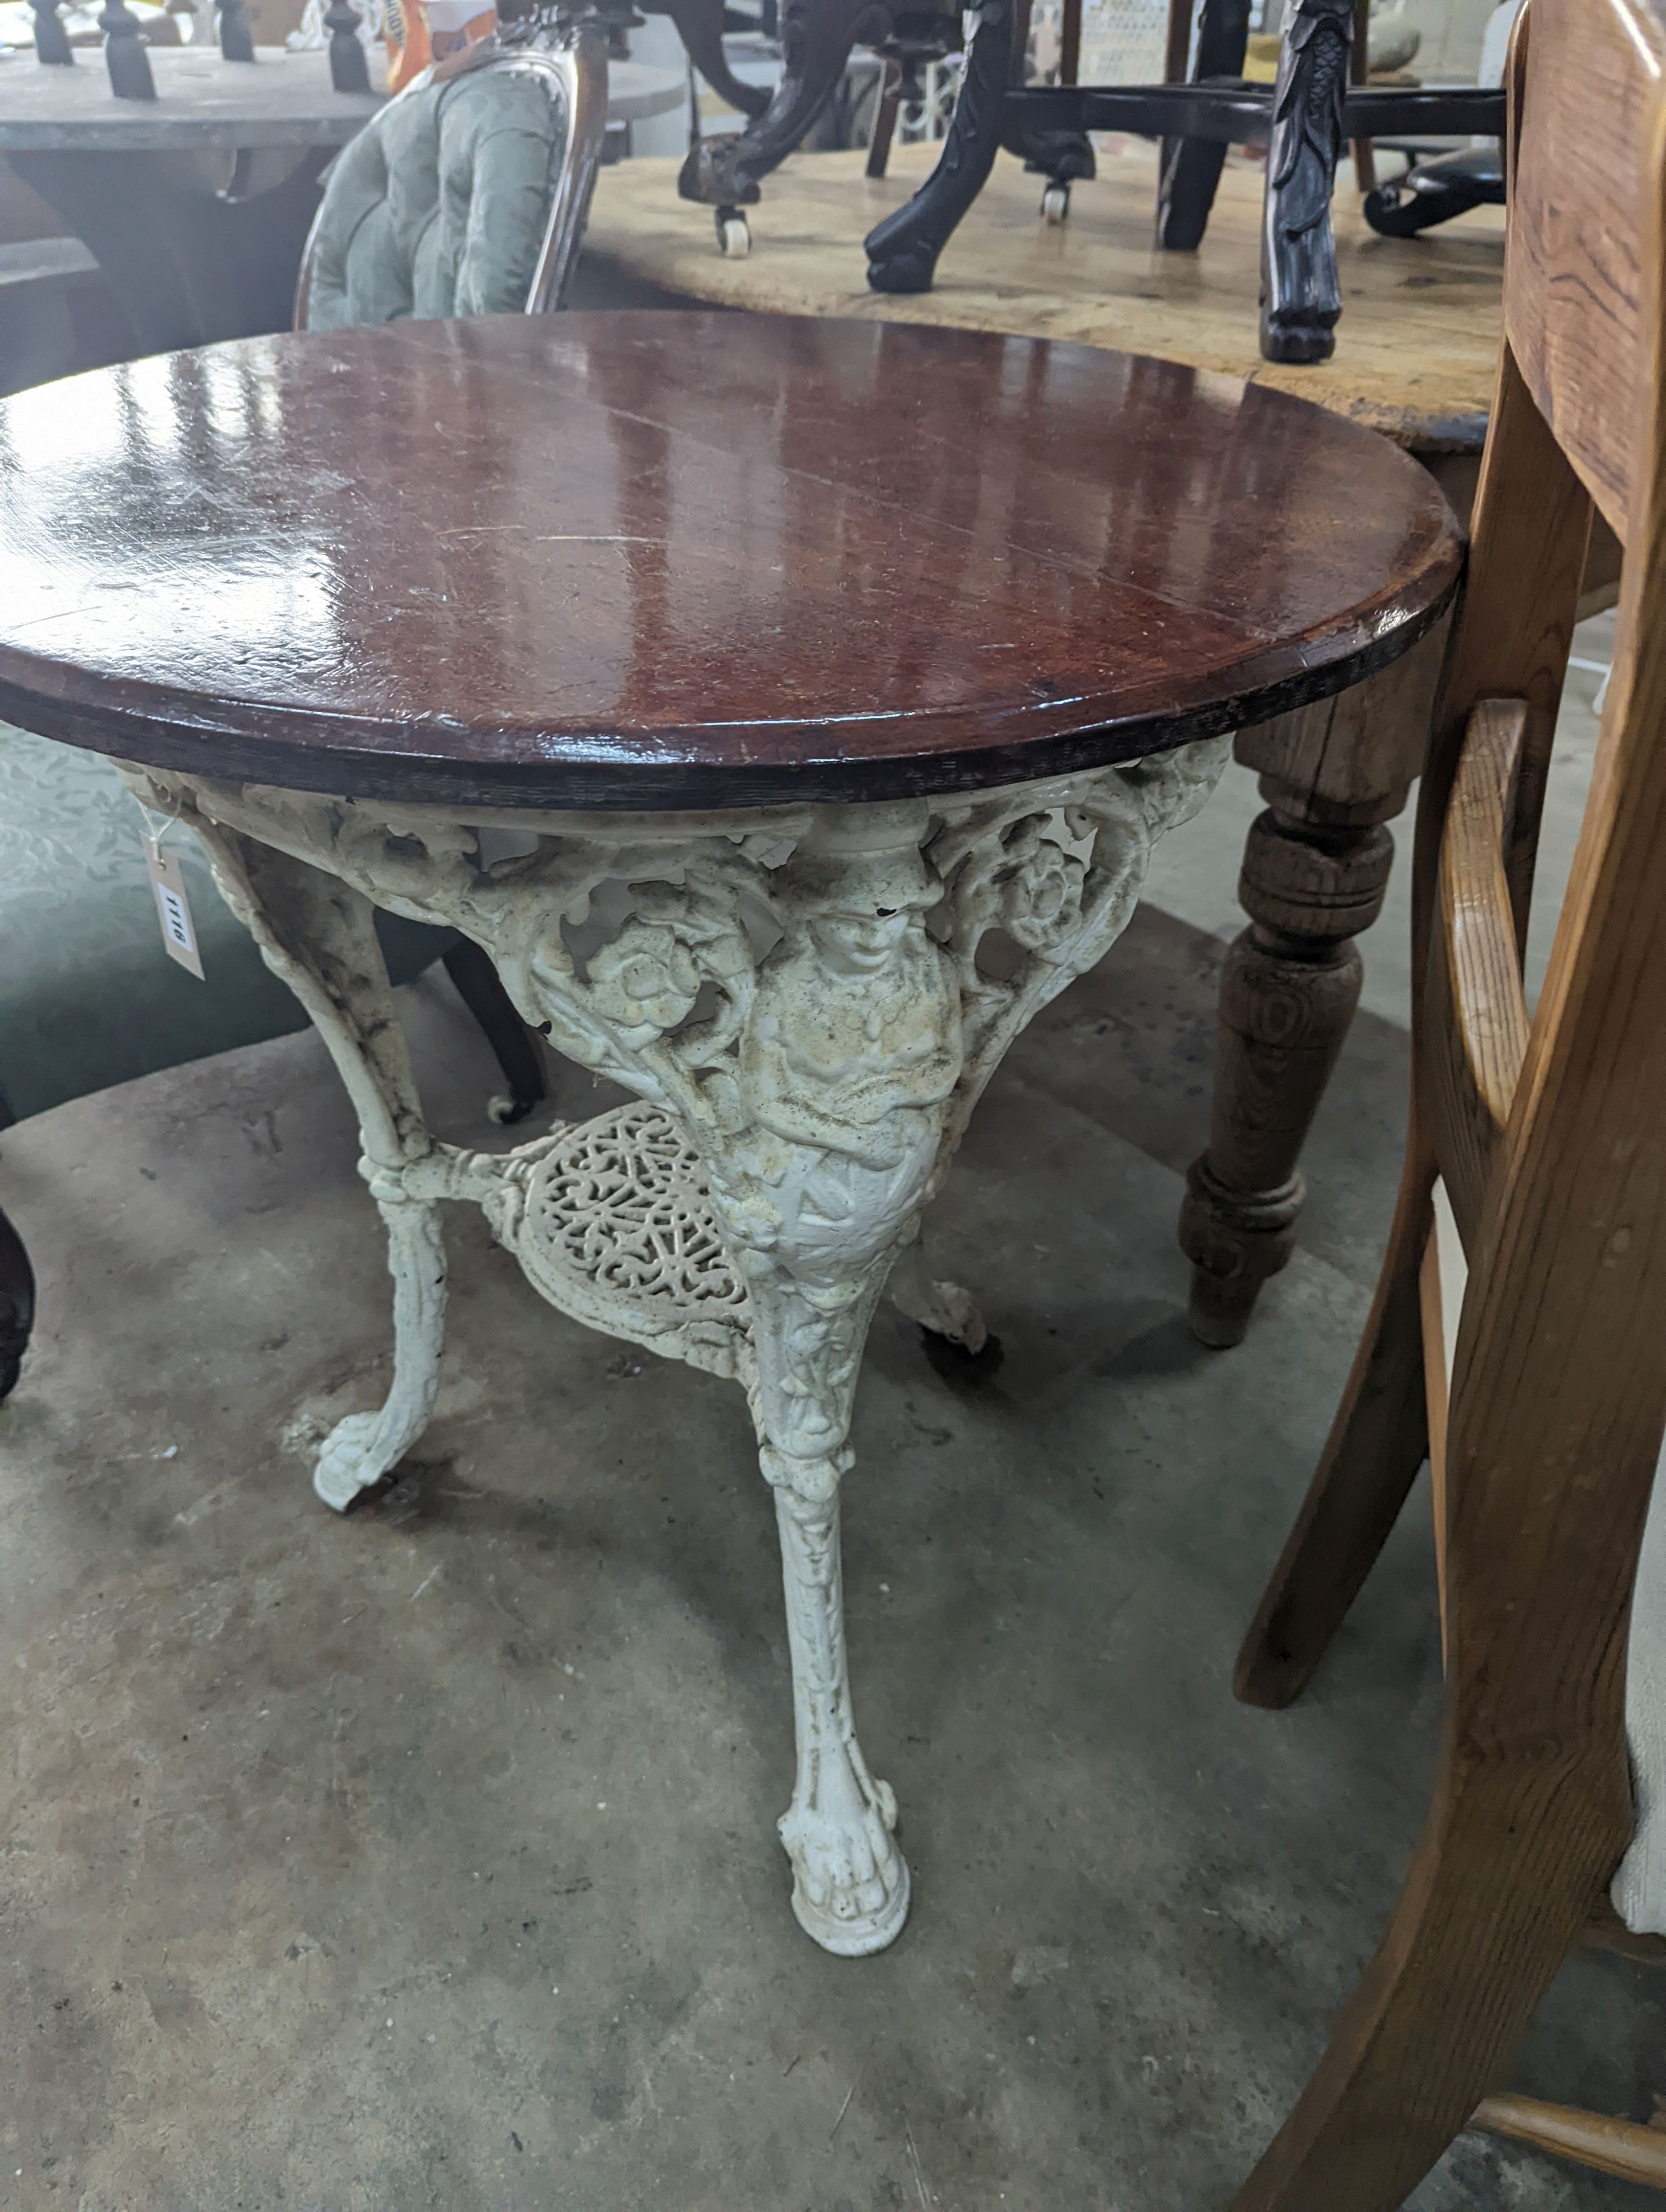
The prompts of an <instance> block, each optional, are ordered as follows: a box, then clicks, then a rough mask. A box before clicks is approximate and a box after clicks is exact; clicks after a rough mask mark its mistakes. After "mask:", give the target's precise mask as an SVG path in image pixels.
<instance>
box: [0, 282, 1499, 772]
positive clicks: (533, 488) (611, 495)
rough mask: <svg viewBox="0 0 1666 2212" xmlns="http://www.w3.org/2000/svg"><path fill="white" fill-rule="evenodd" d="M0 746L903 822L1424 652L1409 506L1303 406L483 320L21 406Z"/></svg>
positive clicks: (106, 381) (9, 422)
mask: <svg viewBox="0 0 1666 2212" xmlns="http://www.w3.org/2000/svg"><path fill="white" fill-rule="evenodd" d="M0 470H3V472H4V477H5V480H6V481H5V496H4V498H3V500H0V717H3V718H5V719H7V720H12V721H15V722H19V723H21V724H22V725H23V726H24V727H26V728H30V729H34V730H39V731H41V732H44V733H45V734H46V735H48V736H52V737H58V738H65V739H67V740H69V741H70V743H72V744H82V745H88V746H92V747H94V748H95V749H96V750H99V751H101V752H106V753H112V754H115V755H117V756H119V757H121V758H124V759H126V760H130V761H135V762H140V763H147V764H149V765H152V766H156V767H161V768H171V769H183V770H185V771H186V772H188V773H192V774H197V775H225V776H232V777H238V778H242V779H245V780H252V781H258V782H261V783H269V784H277V785H281V786H286V787H290V788H294V789H302V790H310V791H315V792H335V793H344V794H359V795H363V796H366V797H374V798H379V799H406V800H410V801H419V800H420V801H429V802H433V803H436V804H441V805H443V804H448V803H452V802H462V803H467V804H474V805H510V806H541V807H548V808H562V807H581V806H606V807H628V808H644V809H660V810H663V809H669V808H678V807H715V806H729V807H734V806H751V805H765V804H774V803H780V802H784V801H792V800H812V799H897V798H903V797H906V796H909V795H912V794H915V793H925V792H933V791H952V790H958V789H969V788H973V787H980V786H988V785H992V784H998V783H1004V782H1010V781H1021V780H1024V779H1026V778H1029V777H1031V776H1036V775H1055V774H1063V773H1067V772H1070V771H1073V770H1076V769H1086V768H1092V767H1097V766H1101V765H1104V764H1106V763H1111V762H1115V761H1119V760H1128V759H1134V758H1138V757H1140V756H1141V755H1144V754H1147V753H1151V752H1154V751H1158V750H1163V749H1164V748H1167V747H1169V746H1171V745H1174V744H1178V743H1181V742H1182V741H1183V740H1185V739H1188V738H1200V737H1205V736H1208V735H1212V734H1213V733H1216V732H1222V731H1225V730H1230V729H1234V728H1237V727H1239V726H1242V725H1243V724H1245V723H1249V722H1254V721H1257V720H1262V719H1264V718H1265V717H1267V716H1268V715H1269V714H1275V713H1280V712H1282V711H1284V710H1285V709H1286V708H1290V707H1293V706H1296V705H1298V704H1301V703H1303V702H1304V701H1306V700H1309V699H1312V698H1315V697H1322V696H1326V695H1328V694H1329V693H1330V692H1334V691H1337V690H1341V689H1343V688H1344V687H1345V686H1347V684H1352V683H1353V682H1356V681H1357V680H1359V678H1361V677H1362V676H1364V675H1366V674H1368V673H1370V672H1371V671H1372V670H1373V669H1375V668H1377V667H1381V666H1383V665H1386V664H1387V663H1388V662H1389V661H1391V660H1393V659H1395V658H1396V657H1397V656H1398V655H1399V654H1400V653H1402V652H1403V651H1405V650H1406V649H1407V648H1408V647H1409V646H1410V645H1411V644H1412V643H1413V642H1414V641H1415V639H1416V638H1417V637H1418V636H1419V635H1421V634H1422V632H1423V630H1424V629H1426V628H1427V626H1428V624H1429V623H1431V622H1432V620H1433V619H1434V618H1435V617H1436V616H1437V615H1438V612H1439V611H1440V610H1441V609H1442V607H1443V606H1444V605H1445V603H1446V602H1447V600H1448V599H1449V598H1450V594H1451V592H1452V590H1453V588H1454V586H1455V585H1456V580H1457V577H1458V574H1459V569H1460V565H1461V561H1462V547H1461V542H1460V539H1459V536H1458V532H1457V529H1456V525H1455V523H1454V521H1453V520H1452V516H1451V513H1450V509H1449V508H1448V507H1447V506H1446V503H1445V501H1444V499H1443V498H1442V496H1441V495H1440V493H1439V491H1438V489H1436V487H1435V485H1434V483H1433V482H1432V479H1431V478H1430V477H1429V475H1428V474H1427V472H1426V471H1425V470H1423V469H1422V468H1420V467H1419V466H1418V465H1417V464H1416V463H1415V462H1414V461H1413V460H1412V459H1410V458H1409V457H1408V455H1406V454H1404V453H1400V452H1399V451H1397V450H1396V449H1395V447H1393V446H1392V445H1390V444H1389V442H1388V441H1385V440H1383V439H1382V438H1379V437H1376V436H1374V435H1371V433H1370V432H1368V431H1365V430H1363V429H1360V428H1358V427H1357V426H1355V425H1353V424H1351V423H1347V422H1341V421H1339V420H1338V419H1337V418H1336V417H1335V416H1333V415H1329V414H1326V413H1325V412H1324V411H1323V410H1321V409H1318V408H1315V407H1310V406H1307V405H1305V404H1304V403H1302V402H1301V401H1299V400H1295V399H1292V398H1289V397H1287V396H1286V394H1285V393H1283V392H1274V391H1268V390H1266V389H1264V388H1262V387H1258V386H1244V385H1242V384H1237V383H1234V382H1232V381H1231V380H1229V379H1226V378H1224V377H1215V376H1207V375H1203V374H1199V373H1198V372H1196V371H1195V370H1192V369H1188V368H1180V367H1177V365H1175V364H1174V363H1172V362H1157V361H1150V360H1142V359H1139V358H1134V357H1130V356H1126V355H1119V354H1112V353H1107V352H1104V351H1100V350H1098V349H1093V348H1091V347H1085V346H1067V345H1057V344H1051V343H1046V342H1044V341H1038V340H1035V339H1030V338H1018V337H990V336H986V335H983V334H981V333H977V332H973V331H944V330H921V329H917V328H913V327H910V326H907V325H895V324H893V325H885V324H875V325H865V324H860V323H851V322H831V321H830V322H821V321H813V320H810V319H802V318H793V317H785V316H782V317H775V316H739V315H724V314H712V313H696V314H681V313H664V312H659V311H654V310H649V311H648V312H645V313H567V314H558V315H551V316H547V317H539V316H490V317H483V318H480V319H474V320H469V321H460V322H401V323H398V324H394V325H389V326H387V327H385V328H381V329H362V330H349V331H339V332H333V333H330V334H327V335H325V334H301V335H298V336H284V337H269V338H251V339H245V340H240V341H238V342H236V343H230V344H224V345H217V346H212V347H209V348H205V349H202V350H201V351H197V352H190V353H181V354H173V355H167V356H159V357H155V358H152V359H149V360H144V361H139V362H130V363H127V364H125V365H123V366H121V367H119V368H110V369H100V370H98V371H95V372H94V373H92V374H88V375H85V376H80V377H75V378H70V379H68V380H65V381H64V382H61V383H58V384H52V385H47V386H41V387H40V388H38V389H36V390H34V391H30V392H21V393H19V394H17V395H16V396H15V397H14V398H10V399H8V400H6V401H5V402H4V403H3V404H0Z"/></svg>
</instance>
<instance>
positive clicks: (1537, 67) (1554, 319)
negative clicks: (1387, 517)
mask: <svg viewBox="0 0 1666 2212" xmlns="http://www.w3.org/2000/svg"><path fill="white" fill-rule="evenodd" d="M1528 12H1529V15H1530V16H1531V21H1530V23H1529V27H1528V29H1527V34H1526V37H1525V39H1524V40H1523V41H1522V44H1521V47H1520V49H1519V51H1518V52H1517V57H1516V62H1517V75H1518V79H1519V82H1517V85H1516V86H1514V87H1512V91H1514V92H1515V94H1516V95H1517V97H1516V99H1515V100H1514V102H1513V104H1512V121H1514V122H1515V124H1516V128H1517V136H1516V138H1515V140H1514V141H1513V143H1512V145H1511V172H1512V173H1511V216H1510V231H1509V244H1508V247H1507V250H1506V254H1505V281H1504V326H1505V338H1506V340H1507V342H1508V343H1509V345H1510V347H1511V350H1512V351H1513V352H1514V354H1515V356H1516V359H1517V362H1519V363H1520V364H1521V369H1522V374H1523V376H1524V377H1525V379H1526V380H1527V385H1528V388H1529V391H1530V392H1532V394H1533V397H1534V398H1535V400H1536V401H1537V403H1538V404H1539V406H1540V408H1541V410H1542V412H1543V414H1544V416H1545V419H1546V421H1547V422H1548V423H1549V424H1550V426H1551V428H1552V429H1553V430H1554V432H1555V434H1556V437H1557V439H1558V441H1559V442H1560V445H1561V446H1562V447H1563V450H1564V451H1565V452H1566V454H1567V456H1568V459H1570V461H1571V462H1572V465H1573V466H1574V468H1575V469H1576V470H1577V471H1578V474H1579V477H1580V478H1581V480H1582V481H1583V482H1584V485H1585V487H1586V489H1588V490H1589V491H1590V495H1591V496H1592V498H1593V499H1595V501H1596V504H1597V506H1598V507H1600V508H1601V509H1602V513H1603V516H1604V518H1605V520H1607V521H1608V524H1609V525H1610V526H1611V527H1612V528H1613V530H1614V534H1615V535H1616V536H1617V537H1618V538H1620V539H1621V540H1622V541H1623V540H1624V538H1625V535H1626V514H1627V510H1628V507H1629V504H1630V492H1631V470H1632V465H1633V456H1634V455H1635V453H1637V450H1638V444H1637V441H1638V433H1639V404H1640V402H1641V398H1642V391H1643V372H1644V367H1645V356H1648V355H1649V353H1650V350H1651V340H1650V334H1649V333H1648V332H1647V331H1646V330H1645V327H1644V320H1645V317H1644V309H1643V292H1644V289H1645V285H1644V278H1643V270H1642V266H1641V260H1640V254H1641V250H1642V249H1641V240H1642V239H1643V237H1644V235H1645V231H1646V230H1647V228H1649V226H1648V225H1647V223H1646V222H1645V208H1644V206H1643V204H1642V202H1641V200H1640V198H1639V194H1640V193H1644V192H1645V191H1647V190H1648V188H1649V185H1650V182H1651V179H1652V177H1653V175H1654V173H1655V166H1656V165H1655V154H1656V148H1655V136H1656V132H1657V129H1658V125H1659V117H1660V88H1661V82H1662V76H1663V73H1666V23H1663V21H1662V19H1661V17H1660V15H1658V14H1657V11H1656V9H1654V7H1653V6H1651V4H1650V0H1582V4H1581V5H1579V6H1578V7H1566V6H1556V7H1547V8H1543V9H1537V10H1534V9H1529V11H1528Z"/></svg>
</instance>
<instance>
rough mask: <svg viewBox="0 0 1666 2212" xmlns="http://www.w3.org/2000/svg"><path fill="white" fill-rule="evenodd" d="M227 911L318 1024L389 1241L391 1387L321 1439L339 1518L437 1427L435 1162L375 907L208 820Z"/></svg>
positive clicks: (440, 1268)
mask: <svg viewBox="0 0 1666 2212" xmlns="http://www.w3.org/2000/svg"><path fill="white" fill-rule="evenodd" d="M192 826H193V828H195V829H197V831H198V836H201V838H202V839H203V842H204V844H205V845H206V846H207V847H208V849H209V852H210V856H211V858H212V860H213V861H214V872H215V880H216V883H217V884H219V886H220V889H221V891H222V894H223V895H224V896H225V899H226V902H227V903H228V906H230V907H231V908H232V910H233V912H234V914H235V915H237V917H238V919H239V920H240V921H241V922H242V923H243V925H244V927H246V929H247V930H248V931H249V932H250V933H251V935H252V937H253V938H254V940H255V942H256V944H257V945H258V946H259V947H260V952H261V957H262V958H263V959H264V961H265V963H266V965H267V966H268V967H269V968H270V969H271V970H272V972H273V974H274V975H278V976H281V977H282V979H283V981H284V982H286V983H287V984H288V985H289V988H290V989H291V990H292V991H293V992H294V993H295V996H296V997H297V998H298V999H299V1000H301V1005H302V1006H305V1007H306V1009H307V1013H308V1014H309V1015H310V1016H311V1018H312V1021H313V1027H314V1028H315V1029H316V1030H318V1032H319V1036H321V1037H322V1038H323V1040H324V1042H325V1046H326V1047H327V1048H328V1050H329V1054H330V1057H331V1060H334V1062H335V1064H336V1069H337V1073H338V1074H339V1075H340V1077H341V1079H342V1081H343V1083H344V1085H346V1087H347V1091H348V1095H349V1097H350V1098H351V1099H352V1102H353V1104H354V1107H355V1109H356V1112H357V1114H358V1117H359V1134H360V1138H361V1140H362V1144H363V1146H364V1157H363V1158H362V1160H361V1161H360V1163H359V1172H360V1174H361V1175H362V1176H364V1178H365V1180H366V1182H368V1184H369V1186H370V1194H371V1196H372V1197H373V1198H374V1200H375V1201H376V1206H377V1210H378V1212H380V1215H381V1218H382V1223H383V1225H384V1227H385V1228H386V1231H387V1266H388V1272H389V1273H390V1274H391V1275H392V1278H393V1381H392V1385H391V1387H390V1389H389V1390H388V1394H387V1396H386V1400H385V1401H384V1402H383V1403H382V1405H381V1406H380V1407H378V1408H377V1410H376V1411H375V1412H374V1413H350V1414H348V1415H347V1417H346V1419H344V1420H341V1421H338V1422H337V1424H336V1426H335V1427H334V1428H333V1429H332V1430H331V1432H330V1434H329V1435H328V1436H327V1437H325V1440H324V1443H323V1445H322V1447H321V1448H320V1449H319V1456H318V1463H317V1465H316V1467H315V1468H314V1469H313V1489H314V1490H316V1491H317V1492H318V1494H319V1497H320V1498H322V1499H323V1500H324V1502H325V1504H326V1505H332V1506H334V1507H335V1509H336V1510H337V1512H343V1511H344V1510H346V1508H347V1507H348V1506H349V1505H350V1504H351V1503H352V1502H353V1500H354V1498H356V1497H357V1495H358V1494H359V1492H361V1491H362V1490H366V1489H368V1488H369V1487H370V1486H371V1485H372V1484H373V1483H376V1482H379V1481H380V1480H381V1478H382V1476H383V1475H385V1474H386V1473H387V1472H388V1470H389V1469H390V1468H392V1467H394V1466H396V1465H397V1464H398V1462H399V1461H400V1460H401V1459H403V1458H404V1455H405V1453H406V1452H407V1451H409V1450H410V1447H411V1445H412V1444H414V1443H416V1441H417V1437H420V1436H421V1434H422V1433H423V1430H424V1429H425V1428H426V1427H427V1426H428V1423H429V1415H430V1414H431V1413H432V1412H433V1411H434V1401H435V1395H436V1394H437V1392H438V1390H439V1387H440V1351H441V1341H442V1339H443V1335H444V1330H445V1318H446V1248H445V1240H444V1237H443V1236H442V1234H441V1228H440V1209H439V1207H438V1206H436V1205H435V1203H434V1201H433V1200H432V1199H423V1198H417V1197H415V1196H413V1195H412V1194H411V1193H410V1190H409V1189H408V1188H406V1186H405V1184H404V1180H403V1177H404V1170H405V1169H406V1168H407V1167H408V1166H409V1165H410V1164H411V1163H412V1162H413V1161H416V1160H420V1159H422V1158H424V1156H425V1155H426V1154H427V1153H428V1152H429V1150H430V1149H431V1145H430V1139H429V1134H428V1131H427V1129H426V1128H425V1127H424V1126H423V1109H422V1103H421V1101H420V1100H419V1099H418V1097H417V1083H416V1078H415V1077H414V1076H413V1074H412V1073H411V1068H410V1053H409V1051H408V1050H407V1048H406V1046H405V1040H404V1031H403V1030H401V1028H400V1027H399V1020H398V1014H397V1013H396V1012H395V1011H394V1007H393V998H392V991H391V990H390V988H389V986H388V981H387V969H386V965H385V964H384V963H383V960H382V954H381V947H380V945H379V944H378V943H377V941H376V931H375V925H374V921H373V918H372V908H371V904H370V902H369V900H368V898H366V897H364V896H362V894H361V893H360V892H358V891H356V890H350V888H349V887H348V885H347V884H344V883H342V882H341V881H339V880H338V879H337V878H334V877H331V876H327V875H325V874H323V873H322V872H320V871H319V869H317V868H313V867H311V866H308V865H307V863H306V862H305V861H304V860H292V859H291V858H290V857H289V855H288V854H283V853H277V852H274V851H273V850H272V849H271V848H270V847H269V846H264V845H260V844H257V843H256V842H254V840H253V839H252V838H248V837H241V836H236V835H235V834H234V833H233V832H231V831H229V830H226V829H221V828H218V827H216V826H214V825H212V824H210V823H206V822H204V821H203V820H201V819H200V818H198V819H196V820H194V821H193V823H192Z"/></svg>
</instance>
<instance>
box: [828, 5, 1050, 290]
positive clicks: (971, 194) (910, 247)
mask: <svg viewBox="0 0 1666 2212" xmlns="http://www.w3.org/2000/svg"><path fill="white" fill-rule="evenodd" d="M1013 37H1014V11H1013V9H1012V4H1011V0H984V5H983V6H982V8H981V9H979V10H978V18H977V28H976V31H975V32H974V33H972V43H971V45H970V47H969V48H968V49H967V53H966V71H965V75H964V76H963V77H962V79H961V81H960V97H959V98H958V100H956V102H955V109H954V115H953V118H952V121H951V122H950V125H949V131H948V136H947V137H945V139H944V141H943V151H942V153H941V155H939V158H938V163H937V167H935V168H934V169H933V171H932V173H931V174H930V176H929V177H927V179H926V181H925V183H924V184H923V185H921V187H920V189H919V191H917V192H916V193H915V195H914V197H913V198H912V199H911V200H908V201H906V202H905V203H904V204H903V206H901V207H899V208H897V210H894V212H893V213H891V215H888V216H886V217H885V221H884V222H881V223H876V224H875V226H874V227H873V229H872V230H871V231H869V233H868V234H867V236H866V238H865V239H864V240H863V241H862V244H863V246H864V248H865V249H866V253H867V281H868V283H869V284H870V285H871V286H872V288H873V290H874V291H876V292H929V291H930V289H931V288H932V278H933V276H934V275H935V274H936V270H937V258H938V256H939V254H940V253H941V252H942V251H943V249H944V247H945V246H946V245H947V244H948V242H949V240H950V239H951V238H952V236H953V234H954V228H955V225H956V224H957V223H958V222H959V221H960V218H961V216H964V214H965V212H966V210H967V209H968V208H969V207H970V205H971V204H972V202H973V201H974V200H975V199H976V197H977V196H978V194H979V193H980V192H981V191H982V189H983V187H984V185H986V184H987V183H988V177H989V172H990V170H991V169H992V168H994V165H995V155H996V153H997V152H998V151H999V149H1000V139H1001V107H1002V104H1003V102H1004V100H1005V99H1006V88H1007V85H1008V84H1009V83H1010V82H1011V81H1012V46H1013Z"/></svg>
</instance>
